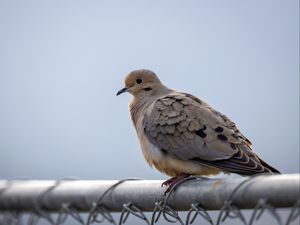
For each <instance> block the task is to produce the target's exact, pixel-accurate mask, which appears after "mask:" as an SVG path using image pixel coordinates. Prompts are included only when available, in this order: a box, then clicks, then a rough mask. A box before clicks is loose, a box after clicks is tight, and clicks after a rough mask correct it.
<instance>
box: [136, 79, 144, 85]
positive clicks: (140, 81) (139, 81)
mask: <svg viewBox="0 0 300 225" xmlns="http://www.w3.org/2000/svg"><path fill="white" fill-rule="evenodd" d="M135 82H136V83H137V84H141V83H142V82H143V80H142V79H140V78H138V79H136V80H135Z"/></svg>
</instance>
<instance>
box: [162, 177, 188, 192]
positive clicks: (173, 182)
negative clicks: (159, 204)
mask: <svg viewBox="0 0 300 225" xmlns="http://www.w3.org/2000/svg"><path fill="white" fill-rule="evenodd" d="M189 176H190V175H181V176H176V177H172V178H170V179H168V180H166V181H164V182H163V183H162V184H161V186H162V187H163V186H166V187H168V188H167V190H166V191H165V195H166V194H167V193H169V192H170V191H171V190H172V188H173V187H174V186H175V185H176V184H177V183H178V182H180V181H182V180H183V179H184V178H187V177H189Z"/></svg>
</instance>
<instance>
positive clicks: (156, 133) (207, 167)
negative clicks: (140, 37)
mask: <svg viewBox="0 0 300 225" xmlns="http://www.w3.org/2000/svg"><path fill="white" fill-rule="evenodd" d="M124 92H129V93H130V94H132V95H133V99H132V101H131V103H130V105H129V108H130V114H131V118H132V121H133V125H134V127H135V129H136V133H137V136H138V139H139V143H140V146H141V149H142V151H143V154H144V157H145V159H146V160H147V162H148V163H149V164H150V166H154V167H155V168H156V169H158V170H159V171H161V172H162V173H165V174H167V175H169V176H172V177H173V178H171V179H170V180H169V181H167V182H166V183H165V184H168V185H170V184H172V183H174V181H177V180H178V179H177V178H178V177H179V178H182V177H184V176H187V175H215V174H218V173H220V172H221V171H223V172H225V173H237V174H240V175H254V174H258V173H269V174H272V173H280V172H279V171H278V170H277V169H275V168H273V167H272V166H270V165H268V164H267V163H266V162H265V161H263V160H262V159H261V158H259V157H258V155H257V154H256V153H255V152H254V151H253V150H252V147H251V142H250V141H249V140H248V139H247V138H246V137H245V136H244V135H243V134H242V133H241V132H240V131H239V129H238V128H237V127H236V125H235V124H234V123H233V122H231V121H230V119H228V117H227V116H225V115H223V114H222V113H220V112H218V111H216V110H214V109H213V108H212V107H210V106H209V105H208V104H207V103H205V102H204V101H202V100H200V99H199V98H197V97H195V96H193V95H191V94H187V93H183V92H177V91H175V90H172V89H169V88H168V87H166V86H165V85H163V84H162V83H161V81H160V80H159V78H158V77H157V76H156V74H155V73H154V72H152V71H150V70H135V71H132V72H131V73H129V74H128V75H127V77H126V78H125V87H124V88H123V89H121V90H120V91H119V92H118V93H117V95H120V94H122V93H124Z"/></svg>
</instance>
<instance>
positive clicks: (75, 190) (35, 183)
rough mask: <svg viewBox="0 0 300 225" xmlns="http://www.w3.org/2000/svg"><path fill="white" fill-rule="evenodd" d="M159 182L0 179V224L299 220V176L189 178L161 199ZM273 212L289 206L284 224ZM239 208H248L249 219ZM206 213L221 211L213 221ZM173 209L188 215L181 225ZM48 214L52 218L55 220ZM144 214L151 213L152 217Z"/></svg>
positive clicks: (162, 191)
mask: <svg viewBox="0 0 300 225" xmlns="http://www.w3.org/2000/svg"><path fill="white" fill-rule="evenodd" d="M162 182H163V181H147V180H135V179H125V180H122V181H87V180H61V181H52V180H15V181H4V180H3V181H1V180H0V224H20V222H21V221H22V216H23V215H24V214H26V213H27V214H28V213H29V215H30V216H29V218H27V224H37V223H38V221H40V220H41V219H44V220H45V221H47V222H48V223H49V224H62V223H64V221H65V220H66V218H67V216H71V217H72V218H73V219H75V220H76V221H78V223H79V224H91V223H96V222H98V223H100V222H104V221H106V222H110V223H114V224H116V221H115V219H114V218H113V216H112V215H111V212H121V215H120V219H119V224H123V223H125V222H126V220H127V218H128V216H129V215H130V214H132V215H135V216H136V217H138V218H140V219H142V220H143V221H144V222H145V223H146V224H154V223H156V222H157V221H158V219H159V218H160V217H162V218H164V219H165V220H166V221H168V222H175V221H177V222H179V223H180V224H191V223H192V222H194V220H195V218H196V216H199V217H201V219H203V220H205V221H206V222H207V223H208V224H220V223H221V222H222V221H224V220H226V219H228V218H232V217H235V218H238V219H239V220H241V222H242V224H253V223H254V221H255V219H256V218H258V217H259V216H260V215H261V213H262V212H264V211H269V212H270V214H271V215H272V216H273V217H274V218H275V219H276V221H277V222H278V224H290V223H291V222H292V221H295V220H296V219H299V211H300V209H299V205H300V204H299V203H300V202H299V196H300V190H299V187H300V175H299V174H291V175H272V176H254V177H250V178H249V177H248V178H228V179H208V178H195V177H192V178H187V179H186V180H184V181H183V182H182V183H180V184H178V185H176V186H175V188H174V189H173V190H171V192H170V193H169V194H167V195H166V196H165V195H164V191H165V188H162V187H161V183H162ZM276 208H289V210H290V214H289V216H288V218H287V219H286V221H282V219H281V218H280V216H279V215H278V213H277V212H276ZM241 209H253V213H252V216H251V217H250V219H249V220H248V221H246V220H245V218H244V216H243V213H242V211H241ZM208 210H220V212H219V216H218V218H217V219H216V220H215V221H213V219H212V218H211V217H210V215H209V211H208ZM177 211H189V213H188V214H187V217H186V220H185V222H183V221H184V220H183V219H182V218H180V217H179V215H178V213H177ZM50 212H52V213H53V212H55V213H56V214H57V215H56V217H55V219H54V217H53V216H52V214H50ZM82 212H87V213H88V216H87V218H86V219H84V218H83V217H82V216H81V215H80V213H82ZM144 212H152V214H151V215H152V216H151V218H147V217H146V216H145V214H144ZM99 218H101V219H99Z"/></svg>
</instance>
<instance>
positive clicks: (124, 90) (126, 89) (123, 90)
mask: <svg viewBox="0 0 300 225" xmlns="http://www.w3.org/2000/svg"><path fill="white" fill-rule="evenodd" d="M128 89H129V88H127V87H124V88H122V89H121V90H120V91H118V93H117V96H118V95H120V94H123V93H124V92H127V91H128Z"/></svg>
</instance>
